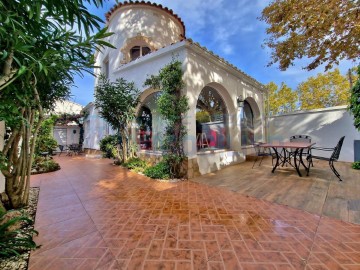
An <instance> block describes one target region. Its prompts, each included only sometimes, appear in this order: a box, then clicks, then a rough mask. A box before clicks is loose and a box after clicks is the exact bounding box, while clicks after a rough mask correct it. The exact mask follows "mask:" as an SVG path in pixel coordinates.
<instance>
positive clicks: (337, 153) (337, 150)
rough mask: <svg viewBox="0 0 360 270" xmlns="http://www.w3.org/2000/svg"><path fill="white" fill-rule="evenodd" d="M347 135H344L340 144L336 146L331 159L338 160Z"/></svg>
mask: <svg viewBox="0 0 360 270" xmlns="http://www.w3.org/2000/svg"><path fill="white" fill-rule="evenodd" d="M344 139H345V136H342V137H341V138H340V140H339V142H338V144H337V145H336V146H335V148H334V152H333V153H332V155H331V157H330V159H331V160H338V158H339V156H340V151H341V147H342V145H343V142H344Z"/></svg>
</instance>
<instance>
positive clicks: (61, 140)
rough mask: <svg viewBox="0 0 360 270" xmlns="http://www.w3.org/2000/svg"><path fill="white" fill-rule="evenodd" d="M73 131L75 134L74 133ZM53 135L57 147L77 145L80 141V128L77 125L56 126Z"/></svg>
mask: <svg viewBox="0 0 360 270" xmlns="http://www.w3.org/2000/svg"><path fill="white" fill-rule="evenodd" d="M74 130H75V132H76V133H74ZM53 134H54V138H55V140H56V141H57V142H58V144H59V145H70V144H78V143H79V139H80V127H79V126H77V125H76V126H75V125H72V126H56V127H55V128H54V131H53Z"/></svg>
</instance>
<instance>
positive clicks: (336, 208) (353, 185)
mask: <svg viewBox="0 0 360 270" xmlns="http://www.w3.org/2000/svg"><path fill="white" fill-rule="evenodd" d="M258 164H259V162H257V164H256V165H255V167H254V169H252V168H251V167H252V165H253V161H251V160H250V161H247V162H244V163H241V164H238V165H234V166H230V167H227V168H225V169H222V170H221V171H218V172H215V173H210V174H207V175H203V176H200V177H197V178H195V179H192V181H194V182H198V183H203V184H207V185H211V186H220V187H224V188H227V189H229V190H232V191H235V192H237V193H240V194H244V195H249V196H252V197H256V198H258V199H263V200H266V201H269V202H273V203H278V204H282V205H288V206H291V207H294V208H297V209H301V210H304V211H307V212H310V213H314V214H317V215H324V216H328V217H333V218H336V219H340V220H343V221H348V222H353V223H357V224H360V171H359V170H354V169H352V168H351V164H350V163H346V162H337V163H335V167H336V168H337V169H338V171H339V173H340V174H341V176H342V179H343V182H340V181H338V179H337V178H336V176H335V175H334V174H333V173H332V171H331V170H330V168H329V165H328V163H327V162H326V161H314V167H311V169H310V175H309V176H306V172H305V170H304V168H302V171H301V172H302V175H303V177H299V176H298V175H297V173H296V171H295V169H294V168H292V167H290V166H289V165H288V167H278V168H277V169H276V171H275V173H271V169H272V166H271V160H270V158H268V159H264V160H263V162H262V164H261V166H258Z"/></svg>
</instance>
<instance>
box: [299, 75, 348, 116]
mask: <svg viewBox="0 0 360 270" xmlns="http://www.w3.org/2000/svg"><path fill="white" fill-rule="evenodd" d="M349 89H350V83H349V81H348V78H347V77H345V76H343V75H341V73H340V71H339V69H335V70H333V71H329V72H326V73H319V74H317V75H316V76H315V77H310V78H308V79H307V80H306V81H305V82H302V83H300V84H299V86H298V88H297V92H298V95H299V100H300V103H301V109H302V110H312V109H320V108H327V107H333V106H339V105H347V104H348V100H349V97H350V91H349Z"/></svg>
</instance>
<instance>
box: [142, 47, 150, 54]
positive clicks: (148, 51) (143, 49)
mask: <svg viewBox="0 0 360 270" xmlns="http://www.w3.org/2000/svg"><path fill="white" fill-rule="evenodd" d="M150 52H151V50H150V48H149V47H142V55H147V54H148V53H150Z"/></svg>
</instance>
